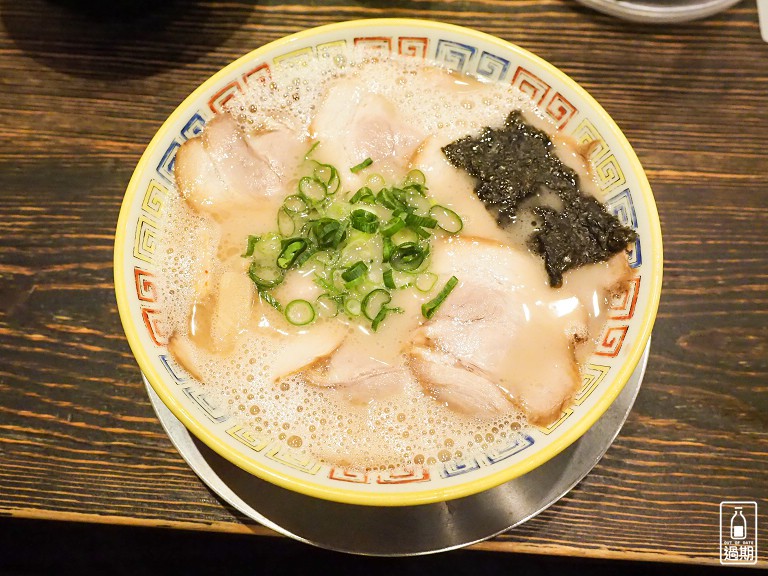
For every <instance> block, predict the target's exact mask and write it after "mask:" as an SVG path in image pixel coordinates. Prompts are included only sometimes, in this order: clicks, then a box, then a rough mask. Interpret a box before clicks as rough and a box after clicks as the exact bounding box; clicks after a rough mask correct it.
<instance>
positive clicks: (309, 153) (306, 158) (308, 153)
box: [304, 140, 320, 160]
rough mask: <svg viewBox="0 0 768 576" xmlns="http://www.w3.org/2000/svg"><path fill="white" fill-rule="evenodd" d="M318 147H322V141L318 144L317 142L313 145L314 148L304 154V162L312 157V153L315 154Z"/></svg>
mask: <svg viewBox="0 0 768 576" xmlns="http://www.w3.org/2000/svg"><path fill="white" fill-rule="evenodd" d="M318 146H320V141H319V140H318V141H317V142H315V143H314V144H312V148H310V149H309V150H307V153H306V154H304V160H309V157H310V156H311V155H312V152H314V151H315V148H317V147H318Z"/></svg>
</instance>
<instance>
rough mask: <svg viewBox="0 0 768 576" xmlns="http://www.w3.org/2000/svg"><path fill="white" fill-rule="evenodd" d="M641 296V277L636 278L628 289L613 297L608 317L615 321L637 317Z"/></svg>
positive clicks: (628, 285)
mask: <svg viewBox="0 0 768 576" xmlns="http://www.w3.org/2000/svg"><path fill="white" fill-rule="evenodd" d="M639 294H640V276H635V277H634V278H632V279H631V280H630V281H629V283H628V284H627V289H626V290H624V292H621V293H620V294H614V295H613V296H612V297H611V308H610V312H609V313H608V317H609V318H611V319H613V320H629V319H630V318H632V316H634V315H635V306H636V305H637V297H638V295H639Z"/></svg>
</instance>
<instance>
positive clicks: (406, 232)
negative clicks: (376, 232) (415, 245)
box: [392, 228, 420, 245]
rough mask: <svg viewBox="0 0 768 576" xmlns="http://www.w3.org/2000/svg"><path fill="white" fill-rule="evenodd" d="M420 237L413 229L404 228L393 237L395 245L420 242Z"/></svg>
mask: <svg viewBox="0 0 768 576" xmlns="http://www.w3.org/2000/svg"><path fill="white" fill-rule="evenodd" d="M419 238H420V236H419V235H418V234H417V233H416V230H415V229H413V228H403V229H402V230H399V231H398V232H397V233H396V234H395V235H394V236H392V242H394V243H395V245H399V244H403V243H405V242H418V241H419Z"/></svg>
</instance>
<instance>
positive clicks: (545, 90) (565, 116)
mask: <svg viewBox="0 0 768 576" xmlns="http://www.w3.org/2000/svg"><path fill="white" fill-rule="evenodd" d="M512 86H514V87H515V88H517V89H518V90H520V91H521V92H523V93H524V94H527V95H528V96H529V97H530V98H531V100H532V101H533V102H535V103H536V104H537V105H539V106H542V105H544V102H545V100H546V104H545V105H544V110H545V111H546V113H547V114H548V115H549V116H550V117H551V118H552V120H554V121H555V122H556V123H557V128H558V129H560V130H561V129H563V128H564V127H565V126H566V125H567V124H568V122H569V121H570V120H571V118H573V117H574V116H575V115H576V112H578V110H577V109H576V107H575V106H574V105H573V104H571V103H570V102H569V101H568V99H567V98H566V97H565V96H563V95H562V94H560V92H557V91H553V90H552V88H551V86H550V85H549V84H547V83H546V82H544V80H542V79H541V78H539V77H538V76H536V74H534V73H533V72H531V71H530V70H526V69H525V68H523V67H522V66H518V67H517V70H515V74H514V75H513V76H512ZM550 92H551V93H552V94H551V95H550Z"/></svg>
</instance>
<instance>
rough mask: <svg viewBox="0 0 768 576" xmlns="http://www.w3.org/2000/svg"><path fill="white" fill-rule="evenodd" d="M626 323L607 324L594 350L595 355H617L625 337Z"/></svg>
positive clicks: (627, 328)
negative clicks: (618, 324) (620, 324)
mask: <svg viewBox="0 0 768 576" xmlns="http://www.w3.org/2000/svg"><path fill="white" fill-rule="evenodd" d="M628 330H629V326H628V325H624V326H608V327H607V328H606V329H605V332H603V339H602V340H601V341H600V344H599V345H598V347H597V350H595V354H596V355H597V356H608V357H609V358H614V357H616V356H618V355H619V351H620V350H621V345H622V344H623V343H624V338H626V337H627V331H628Z"/></svg>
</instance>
